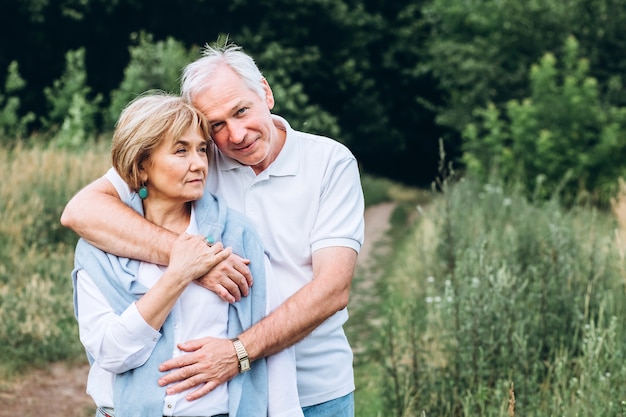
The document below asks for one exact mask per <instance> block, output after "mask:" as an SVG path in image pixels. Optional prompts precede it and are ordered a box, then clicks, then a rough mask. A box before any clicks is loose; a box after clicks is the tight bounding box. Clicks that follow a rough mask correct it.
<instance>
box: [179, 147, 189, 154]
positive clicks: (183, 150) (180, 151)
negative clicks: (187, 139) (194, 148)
mask: <svg viewBox="0 0 626 417" xmlns="http://www.w3.org/2000/svg"><path fill="white" fill-rule="evenodd" d="M185 152H187V149H185V148H179V149H177V150H176V153H178V154H183V153H185Z"/></svg>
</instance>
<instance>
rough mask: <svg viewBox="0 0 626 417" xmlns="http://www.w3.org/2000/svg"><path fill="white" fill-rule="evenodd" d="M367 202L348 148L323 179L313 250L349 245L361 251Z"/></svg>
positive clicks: (332, 164) (312, 234)
mask: <svg viewBox="0 0 626 417" xmlns="http://www.w3.org/2000/svg"><path fill="white" fill-rule="evenodd" d="M364 211H365V201H364V198H363V189H362V187H361V178H360V174H359V169H358V165H357V162H356V159H355V158H354V157H353V156H352V155H351V154H350V153H349V151H348V150H347V149H345V148H344V151H343V152H341V153H340V156H339V157H337V156H335V159H334V161H333V162H331V167H330V168H329V169H328V170H327V172H326V174H325V177H324V179H323V184H322V190H321V195H320V205H319V211H318V215H317V219H316V221H315V225H314V227H313V230H312V233H311V249H312V251H316V250H317V249H321V248H325V247H329V246H347V247H350V248H352V249H354V250H355V251H357V252H359V251H360V250H361V245H362V244H363V240H364V235H365V221H364V218H363V213H364Z"/></svg>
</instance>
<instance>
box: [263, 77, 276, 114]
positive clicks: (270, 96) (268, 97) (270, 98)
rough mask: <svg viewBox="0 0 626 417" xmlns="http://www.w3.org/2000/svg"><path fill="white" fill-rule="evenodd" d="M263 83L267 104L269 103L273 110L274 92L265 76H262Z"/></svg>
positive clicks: (268, 105)
mask: <svg viewBox="0 0 626 417" xmlns="http://www.w3.org/2000/svg"><path fill="white" fill-rule="evenodd" d="M261 85H262V86H263V91H265V104H267V108H268V109H270V110H272V109H273V108H274V93H272V88H271V87H270V84H269V83H268V82H267V80H266V79H265V77H263V78H261Z"/></svg>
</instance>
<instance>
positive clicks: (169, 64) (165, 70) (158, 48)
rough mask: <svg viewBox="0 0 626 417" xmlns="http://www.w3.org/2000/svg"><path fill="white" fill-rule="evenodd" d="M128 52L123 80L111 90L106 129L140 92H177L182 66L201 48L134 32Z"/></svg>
mask: <svg viewBox="0 0 626 417" xmlns="http://www.w3.org/2000/svg"><path fill="white" fill-rule="evenodd" d="M128 51H129V53H130V61H129V63H128V65H127V66H126V68H125V69H124V79H123V80H122V83H121V84H120V86H119V87H118V88H117V89H116V90H113V91H112V92H111V102H110V105H109V108H108V110H107V111H106V115H105V116H106V117H105V120H106V122H105V124H106V126H105V127H106V129H110V130H112V129H113V126H114V125H115V122H116V121H117V118H118V117H119V115H120V113H121V111H122V109H123V108H124V107H126V105H127V104H128V103H129V102H130V101H131V100H133V99H134V98H135V97H137V96H138V95H140V94H142V93H144V92H146V91H148V90H163V91H167V92H170V93H178V92H179V91H180V85H179V83H180V77H181V71H182V69H183V67H184V66H185V65H187V64H188V63H190V62H191V61H192V60H194V59H196V58H198V57H199V56H200V55H199V51H198V52H197V53H196V52H195V51H194V52H190V51H187V50H186V49H185V47H184V46H183V45H182V44H181V43H180V42H178V41H176V40H174V39H173V38H171V37H168V38H167V39H166V40H164V41H157V42H155V41H154V39H153V36H152V35H151V34H149V33H145V32H139V33H133V34H132V35H131V46H130V47H129V48H128Z"/></svg>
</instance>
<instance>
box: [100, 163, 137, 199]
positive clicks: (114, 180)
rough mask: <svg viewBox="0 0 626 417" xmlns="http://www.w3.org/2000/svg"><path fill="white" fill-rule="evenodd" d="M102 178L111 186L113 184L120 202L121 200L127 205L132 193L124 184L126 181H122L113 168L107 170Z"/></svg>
mask: <svg viewBox="0 0 626 417" xmlns="http://www.w3.org/2000/svg"><path fill="white" fill-rule="evenodd" d="M104 178H106V179H107V180H109V181H110V182H111V184H113V187H115V190H116V191H117V193H118V194H119V195H120V200H122V201H123V202H124V203H126V204H129V202H130V200H131V197H132V195H133V194H134V192H133V191H132V190H131V189H130V187H129V186H128V184H126V181H124V180H123V179H122V177H120V174H118V173H117V171H116V170H115V168H109V170H108V171H107V172H106V174H104Z"/></svg>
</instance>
